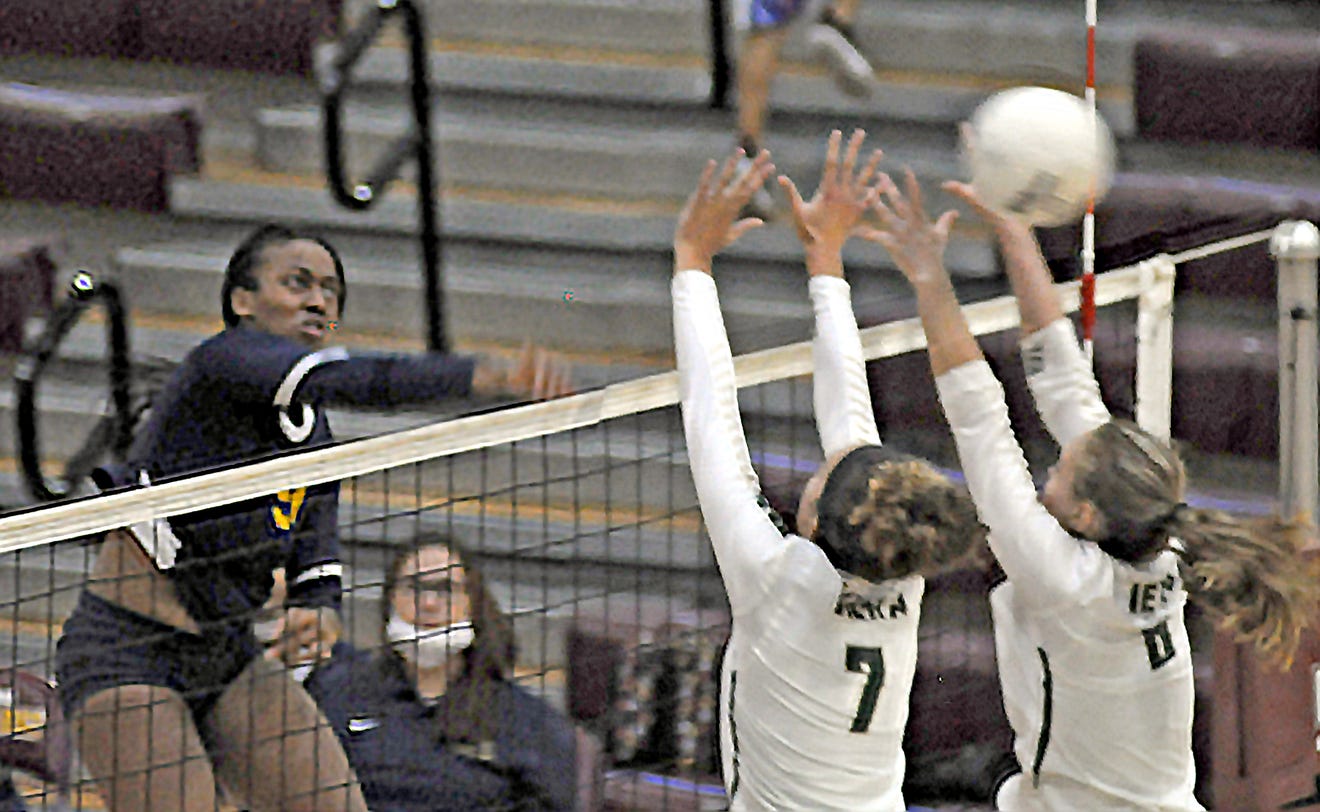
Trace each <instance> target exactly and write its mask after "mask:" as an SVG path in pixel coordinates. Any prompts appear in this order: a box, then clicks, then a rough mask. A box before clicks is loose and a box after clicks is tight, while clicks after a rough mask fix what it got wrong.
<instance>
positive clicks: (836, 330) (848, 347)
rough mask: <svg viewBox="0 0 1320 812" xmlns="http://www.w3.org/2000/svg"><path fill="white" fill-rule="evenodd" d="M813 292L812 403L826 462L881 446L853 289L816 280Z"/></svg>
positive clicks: (810, 285) (829, 278) (833, 281)
mask: <svg viewBox="0 0 1320 812" xmlns="http://www.w3.org/2000/svg"><path fill="white" fill-rule="evenodd" d="M807 289H808V291H809V292H810V294H811V306H812V309H813V310H814V311H815V313H816V337H815V339H814V340H813V341H812V344H811V355H812V366H813V373H812V402H813V405H814V406H815V411H816V427H817V429H818V430H819V431H820V444H821V447H822V448H823V449H824V451H825V456H826V457H829V456H831V455H832V454H834V453H836V452H838V451H841V450H843V449H845V448H852V447H854V446H858V445H863V444H869V445H879V444H880V432H879V431H877V430H876V426H875V411H874V410H873V409H872V408H871V392H870V389H869V388H868V387H867V384H866V360H865V358H864V356H863V355H862V339H861V335H860V334H859V333H858V331H857V318H856V316H855V315H854V314H853V308H852V297H851V289H850V288H849V286H848V283H847V282H846V281H844V280H843V279H839V278H838V277H834V276H813V277H812V278H811V280H810V281H809V282H808V283H807Z"/></svg>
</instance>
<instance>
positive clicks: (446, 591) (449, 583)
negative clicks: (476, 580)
mask: <svg viewBox="0 0 1320 812" xmlns="http://www.w3.org/2000/svg"><path fill="white" fill-rule="evenodd" d="M455 588H457V589H458V590H459V591H460V593H461V590H462V589H463V582H462V581H455V580H454V579H452V578H426V579H425V580H423V579H422V578H421V577H419V576H415V575H414V576H412V577H411V578H403V579H401V580H400V581H399V584H398V587H397V590H398V591H399V592H408V593H411V594H412V595H414V596H416V597H417V598H422V597H424V596H430V597H432V598H435V599H436V600H449V599H450V598H451V597H452V596H453V594H454V591H455Z"/></svg>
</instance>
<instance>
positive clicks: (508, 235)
mask: <svg viewBox="0 0 1320 812" xmlns="http://www.w3.org/2000/svg"><path fill="white" fill-rule="evenodd" d="M170 198H171V205H170V208H171V211H172V212H173V213H174V214H175V215H176V216H178V217H181V218H185V219H190V220H194V221H195V220H206V221H208V222H212V223H218V222H222V221H227V222H229V223H246V224H256V223H260V222H265V221H267V220H276V221H284V222H288V223H293V224H298V225H306V226H314V227H317V228H319V229H322V230H330V231H334V232H339V231H345V232H356V233H359V234H374V235H378V236H384V235H388V236H391V237H404V236H411V235H415V234H416V233H417V216H416V212H415V208H416V204H415V202H414V200H413V198H412V197H411V196H410V195H408V194H405V193H402V192H398V191H395V192H392V193H391V194H390V195H388V196H387V197H385V198H384V199H382V200H381V201H380V203H379V204H378V205H377V206H375V207H374V208H372V209H369V210H367V211H365V212H355V211H349V210H347V209H344V208H341V207H340V206H339V205H338V204H337V203H335V202H334V201H333V200H332V199H331V197H330V195H329V194H328V193H327V192H326V191H324V190H321V189H305V188H296V187H289V186H272V185H260V184H248V183H228V182H219V181H214V180H205V179H193V178H174V179H172V180H171V182H170ZM441 219H442V222H443V223H444V230H445V237H446V239H447V240H448V241H450V242H453V241H484V242H489V241H497V242H498V243H500V244H501V246H502V247H503V246H511V245H524V246H526V245H536V246H540V247H543V248H553V249H555V250H556V251H558V250H561V249H569V250H588V251H596V252H602V253H613V254H615V255H616V256H617V257H618V258H619V259H620V260H621V265H620V267H622V268H623V269H625V270H626V273H638V272H643V271H639V270H638V269H639V268H645V267H650V268H652V269H653V270H652V272H655V271H660V272H661V273H663V270H661V269H663V268H665V267H667V266H668V262H669V260H668V257H669V256H670V252H671V250H672V249H671V245H672V240H673V230H674V215H673V214H669V213H663V214H662V213H656V214H649V213H642V214H634V213H630V212H623V213H621V212H618V211H602V210H600V209H599V208H582V207H569V206H560V205H540V204H536V203H515V202H512V201H501V202H494V201H485V200H479V199H473V198H470V197H457V196H450V197H447V198H446V199H445V200H444V202H443V204H442V206H441ZM801 252H802V248H801V245H800V243H799V242H798V240H797V237H796V236H795V235H794V234H793V233H792V231H791V229H790V228H788V227H787V226H779V225H775V226H772V227H769V228H765V229H760V230H758V231H757V232H755V233H753V234H750V235H748V236H747V237H745V238H743V239H742V240H739V241H738V243H736V244H735V245H733V246H732V247H730V249H729V250H728V251H727V252H725V255H726V257H727V259H726V262H727V261H729V260H733V261H734V262H736V261H738V260H742V261H743V262H744V263H747V262H757V263H762V262H767V261H769V262H778V263H783V264H784V266H785V267H789V268H793V269H798V268H800V267H801ZM945 258H946V261H947V262H948V265H949V268H950V269H951V270H952V271H954V272H955V273H957V274H960V275H966V276H971V277H984V276H988V275H990V274H992V273H993V270H994V259H993V252H992V249H991V246H990V243H989V241H988V240H986V239H984V238H983V237H981V236H979V235H977V234H966V233H964V232H958V233H957V234H955V236H954V238H953V239H952V240H950V243H949V248H948V251H947V252H946V255H945ZM598 259H604V257H599V258H598ZM844 259H845V261H847V262H848V263H849V264H850V265H856V266H857V267H861V268H888V267H891V266H889V264H888V262H887V261H886V260H885V258H884V252H883V251H882V250H879V249H878V248H877V247H876V246H872V245H869V244H868V245H862V244H861V241H859V240H853V241H852V242H851V243H849V245H848V247H847V248H846V249H845V252H844ZM643 263H649V266H648V265H643Z"/></svg>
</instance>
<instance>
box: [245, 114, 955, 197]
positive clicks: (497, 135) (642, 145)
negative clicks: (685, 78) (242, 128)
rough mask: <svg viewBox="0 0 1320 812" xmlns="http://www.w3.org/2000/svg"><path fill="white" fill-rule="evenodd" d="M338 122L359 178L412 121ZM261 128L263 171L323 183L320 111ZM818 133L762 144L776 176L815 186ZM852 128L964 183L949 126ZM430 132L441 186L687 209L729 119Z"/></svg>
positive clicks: (517, 124) (437, 121) (501, 121)
mask: <svg viewBox="0 0 1320 812" xmlns="http://www.w3.org/2000/svg"><path fill="white" fill-rule="evenodd" d="M487 104H488V105H489V101H488V102H487ZM519 110H520V111H521V112H519ZM344 121H345V123H346V128H347V133H348V141H347V143H348V149H347V152H346V155H347V156H348V161H349V171H350V173H351V176H353V177H362V176H364V175H365V173H366V172H367V171H369V169H370V168H371V167H372V166H373V165H375V163H376V162H377V161H378V159H379V158H380V156H381V155H383V154H384V153H385V152H386V151H387V150H388V149H389V148H390V147H391V146H392V145H393V144H394V143H395V142H396V141H397V140H399V139H400V138H401V137H403V136H404V135H405V134H406V133H407V132H408V131H409V130H410V127H411V124H410V121H411V113H410V112H408V111H405V110H403V109H402V108H400V107H398V106H384V105H380V104H367V105H348V106H347V107H346V108H345V109H344ZM257 122H258V143H259V144H260V149H259V153H258V160H259V161H260V162H261V164H262V166H263V168H265V169H267V170H270V171H274V172H290V173H300V174H322V173H324V171H325V169H324V150H323V149H322V141H323V131H324V125H323V119H322V115H321V111H320V109H319V108H298V109H276V110H264V111H262V112H261V113H259V114H258V116H257ZM814 124H815V125H816V126H815V127H813V128H812V130H811V131H809V132H805V133H800V132H795V131H790V132H785V131H782V130H776V131H774V136H773V139H772V140H771V141H769V142H768V144H769V146H770V147H771V151H772V153H773V157H774V161H775V166H776V168H777V169H778V170H779V172H780V173H783V174H787V175H788V176H789V177H792V178H794V180H795V181H797V182H798V183H800V184H802V185H803V186H804V187H807V191H809V189H810V187H812V186H814V183H815V180H816V178H817V177H819V173H820V166H821V163H822V162H823V159H824V154H825V135H826V134H827V133H828V132H829V127H828V126H827V125H823V123H822V122H819V121H817V122H814ZM859 124H862V125H863V126H865V125H867V124H873V125H874V127H873V128H872V129H871V132H870V138H869V144H868V149H871V148H883V149H884V150H885V155H886V160H885V162H884V164H883V167H882V168H884V169H886V170H887V171H890V172H894V171H897V170H898V169H899V168H900V167H902V166H911V167H912V168H913V170H914V171H915V172H917V174H918V175H919V176H921V177H923V178H929V179H935V178H949V177H959V176H960V175H961V174H962V168H961V166H960V160H959V155H958V145H957V142H956V136H955V132H956V131H955V129H954V128H953V127H948V126H943V125H927V126H921V125H911V124H908V125H904V124H894V125H891V124H887V123H883V122H867V123H862V122H859ZM845 126H846V125H845ZM433 132H434V133H435V136H436V138H437V149H438V155H439V156H440V160H439V167H440V172H441V175H442V181H443V183H445V184H448V185H452V186H479V187H493V188H501V189H510V190H518V191H524V190H525V191H530V192H534V193H556V194H571V195H585V196H596V197H609V198H619V199H630V198H632V199H654V198H669V199H673V200H683V199H684V198H686V197H687V195H688V193H689V192H690V191H691V187H692V184H693V182H694V179H695V177H696V175H697V173H698V172H699V171H700V167H701V166H702V165H703V163H704V162H705V161H706V160H707V159H709V158H722V157H723V156H725V155H727V154H728V153H729V151H730V149H731V137H730V134H729V131H728V124H727V122H725V121H718V120H716V119H714V118H711V117H693V118H692V119H689V118H687V117H681V118H676V117H675V116H672V115H662V114H658V113H657V111H637V110H635V109H625V110H620V111H619V112H618V113H617V114H616V112H615V109H614V108H612V107H609V106H600V105H580V106H578V107H577V109H575V110H572V111H571V112H570V111H568V110H565V109H564V108H563V106H559V107H558V108H557V109H553V110H547V111H543V112H538V111H537V110H536V108H534V107H532V106H530V105H522V104H518V105H515V104H512V103H507V104H505V105H503V107H502V108H496V109H490V110H486V111H478V110H474V109H472V107H471V106H465V107H464V108H462V109H459V110H451V109H448V108H446V109H443V110H441V111H440V112H438V113H437V114H436V115H435V117H434V129H433ZM848 132H851V128H850V127H849V128H848ZM928 185H929V186H930V187H931V198H932V199H931V205H932V206H947V205H952V202H951V200H950V199H949V198H948V197H947V196H945V195H943V194H942V193H941V192H940V191H939V190H938V187H937V186H935V185H934V184H933V183H930V184H928Z"/></svg>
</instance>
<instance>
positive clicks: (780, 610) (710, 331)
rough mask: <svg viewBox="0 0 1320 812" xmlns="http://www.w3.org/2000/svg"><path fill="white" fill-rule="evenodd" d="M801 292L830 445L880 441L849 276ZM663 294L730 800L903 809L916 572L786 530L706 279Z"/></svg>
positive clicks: (885, 811) (817, 810)
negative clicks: (694, 504) (867, 575)
mask: <svg viewBox="0 0 1320 812" xmlns="http://www.w3.org/2000/svg"><path fill="white" fill-rule="evenodd" d="M810 290H811V294H812V301H813V303H814V305H815V309H816V319H817V322H816V323H817V331H816V340H815V360H816V364H817V366H816V370H815V403H816V416H817V422H818V424H819V428H820V433H821V439H822V444H823V445H824V447H825V452H826V454H827V455H829V454H832V453H834V452H836V451H839V450H842V449H845V448H849V447H852V446H855V445H858V444H862V443H872V444H878V443H879V435H878V433H877V432H876V428H875V418H874V415H873V414H872V412H871V403H870V395H869V392H868V390H867V388H866V378H865V371H864V368H863V365H862V354H861V342H860V340H859V338H858V335H857V324H856V321H855V320H854V317H853V313H852V305H851V303H850V301H849V299H848V285H847V283H846V282H844V281H843V280H841V279H834V278H826V277H818V278H813V279H812V280H811V282H810ZM673 295H674V338H675V344H676V350H677V355H678V367H679V375H680V382H681V383H680V386H681V390H682V403H683V425H684V429H685V432H686V435H687V445H688V457H689V460H690V462H691V466H692V476H693V480H694V482H695V483H696V488H697V495H698V498H699V500H700V502H701V510H702V515H703V516H704V518H705V522H706V528H707V530H708V532H709V534H710V537H711V543H712V544H713V546H714V548H715V555H716V559H717V561H718V563H719V567H720V573H721V575H722V576H723V579H724V584H725V588H726V589H727V590H728V594H729V604H730V607H731V608H732V610H733V631H732V633H731V635H730V638H729V646H728V649H727V650H726V652H725V657H724V670H723V673H722V675H721V678H722V690H721V693H720V696H721V718H720V741H721V748H720V749H721V755H722V757H723V766H724V781H725V789H726V790H727V792H728V794H729V799H730V809H731V810H735V812H738V811H740V810H812V812H822V811H823V810H850V812H901V810H903V809H904V804H903V796H902V783H903V751H902V743H903V730H904V728H905V726H906V724H907V715H908V697H909V694H910V693H911V689H912V677H913V673H914V671H915V670H916V656H917V622H918V619H919V615H920V609H921V596H922V591H923V589H924V588H925V582H924V580H923V579H922V578H920V577H918V576H913V577H909V578H904V579H898V580H894V581H886V582H883V583H880V584H871V583H868V582H866V581H863V580H861V579H856V578H853V577H852V576H848V575H846V574H843V573H840V572H839V571H837V570H835V569H834V567H833V566H831V565H830V563H829V561H828V560H827V559H826V557H825V554H824V552H823V551H822V550H821V549H820V548H819V547H817V546H816V545H815V544H813V543H812V542H810V541H808V540H806V539H804V538H801V537H799V536H795V535H788V536H784V535H781V534H780V532H779V531H778V530H777V529H776V528H775V525H774V524H773V522H772V521H771V520H770V518H769V517H768V516H767V514H766V512H765V510H764V509H763V508H761V507H760V506H759V505H758V503H757V497H758V496H759V495H760V487H759V483H758V481H757V478H756V474H755V472H754V471H753V470H752V466H751V461H750V459H749V457H748V453H747V443H746V441H745V439H744V437H743V430H742V422H741V419H740V418H739V415H738V406H737V393H736V390H735V384H734V374H733V363H732V357H731V355H730V352H729V344H728V339H727V337H726V335H725V331H724V321H723V318H722V317H721V314H720V308H719V301H718V298H717V296H716V290H715V283H714V280H712V279H711V278H710V276H709V275H707V274H705V273H701V272H699V271H683V272H680V273H678V274H676V275H675V276H674V282H673Z"/></svg>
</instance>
